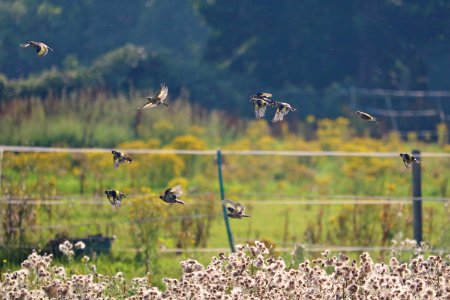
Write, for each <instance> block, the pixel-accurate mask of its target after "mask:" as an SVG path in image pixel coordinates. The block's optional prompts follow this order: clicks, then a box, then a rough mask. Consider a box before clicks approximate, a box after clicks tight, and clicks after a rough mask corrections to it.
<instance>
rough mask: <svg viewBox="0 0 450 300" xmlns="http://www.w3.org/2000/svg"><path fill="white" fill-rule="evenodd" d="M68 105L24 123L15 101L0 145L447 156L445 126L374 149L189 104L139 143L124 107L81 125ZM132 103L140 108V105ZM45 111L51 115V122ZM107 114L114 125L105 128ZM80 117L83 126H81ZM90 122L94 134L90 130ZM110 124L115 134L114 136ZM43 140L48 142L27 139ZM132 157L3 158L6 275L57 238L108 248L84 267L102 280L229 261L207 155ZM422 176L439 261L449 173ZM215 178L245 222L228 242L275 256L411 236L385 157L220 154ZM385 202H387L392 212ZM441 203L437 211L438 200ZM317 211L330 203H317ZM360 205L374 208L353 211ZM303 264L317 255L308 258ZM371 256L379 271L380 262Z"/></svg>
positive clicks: (339, 124)
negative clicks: (428, 136)
mask: <svg viewBox="0 0 450 300" xmlns="http://www.w3.org/2000/svg"><path fill="white" fill-rule="evenodd" d="M66 101H69V102H66V104H67V106H64V105H61V103H59V102H52V101H49V102H48V101H43V102H33V103H34V104H36V105H33V106H31V107H32V108H30V110H28V108H27V106H22V105H19V103H22V102H11V104H10V105H11V106H10V107H9V109H10V111H11V114H12V115H20V114H22V113H25V112H27V113H28V114H29V115H28V117H29V118H28V119H27V120H24V121H23V122H21V123H20V124H19V125H18V126H16V127H14V128H15V132H14V134H13V135H9V136H2V137H1V138H2V139H3V141H2V142H3V143H10V142H14V143H18V144H27V143H26V139H28V138H30V137H33V136H34V137H35V140H34V142H33V144H35V145H43V146H61V145H68V146H85V147H89V146H93V145H94V146H98V147H100V146H101V147H111V148H117V149H196V150H206V149H218V148H222V149H229V150H250V149H251V150H302V151H350V152H393V153H399V152H410V151H411V150H412V149H419V150H421V151H422V152H448V151H449V150H450V146H449V145H448V143H447V141H446V140H445V132H446V130H447V129H446V128H445V126H444V127H440V129H439V130H441V131H442V132H443V134H442V135H441V136H440V137H439V139H438V140H436V141H433V142H431V141H429V142H426V141H419V140H418V139H417V136H415V135H414V134H410V135H408V138H407V139H406V140H405V139H401V138H400V136H399V135H397V134H395V133H387V134H385V135H383V137H382V138H372V137H371V131H374V130H377V129H376V128H375V127H370V130H369V129H365V128H362V127H361V124H360V123H358V122H357V121H355V120H349V119H346V118H338V119H336V120H330V119H323V120H317V119H315V118H314V117H308V118H306V120H305V121H304V122H301V123H299V124H297V125H295V126H292V125H291V127H289V125H288V123H282V124H279V125H270V124H269V123H268V122H267V121H264V120H262V121H248V122H247V121H245V122H244V121H236V122H234V123H229V117H228V116H225V115H222V114H221V113H218V112H212V113H209V114H204V113H203V112H202V111H201V110H199V109H198V108H194V107H192V106H190V105H189V104H186V103H184V102H176V103H175V105H174V107H173V108H172V111H171V114H172V116H173V117H172V118H170V119H165V118H162V117H161V115H159V114H157V113H156V114H155V113H154V112H150V113H149V114H147V115H145V116H143V118H142V119H141V124H140V125H139V126H138V127H136V128H135V129H136V136H135V137H134V138H133V137H130V136H128V134H126V133H127V132H128V133H130V132H133V130H134V129H133V126H135V125H136V124H135V123H133V118H132V117H125V118H123V119H122V118H119V116H121V115H122V114H123V113H122V111H127V110H131V108H130V106H129V103H128V102H127V101H128V100H126V99H122V98H119V99H114V100H112V101H105V99H103V98H100V99H99V100H92V101H93V103H90V104H89V105H91V106H90V107H91V108H92V110H91V112H90V113H91V114H90V115H89V114H87V115H85V112H86V110H85V109H83V110H81V108H80V107H78V106H77V105H78V104H77V103H76V101H74V100H73V101H72V100H70V99H69V100H66ZM131 102H132V103H134V104H136V105H137V103H138V102H139V101H138V99H132V100H131ZM30 103H31V102H30ZM83 103H85V104H87V103H88V102H83ZM134 104H133V105H134ZM133 105H132V106H133ZM133 107H134V106H133ZM47 110H50V111H51V112H52V113H46V111H47ZM106 111H109V112H110V113H109V114H107V115H105V117H104V118H99V116H102V115H103V113H104V112H106ZM77 113H79V114H80V115H79V118H75V116H76V115H77ZM56 116H57V117H56ZM61 118H63V119H64V120H65V122H66V125H67V127H64V128H70V129H68V130H71V131H70V132H72V133H73V137H74V138H75V139H74V140H73V139H68V140H67V141H68V143H60V142H58V136H60V135H64V134H65V133H64V128H60V127H58V126H56V127H54V124H55V123H54V122H58V120H59V121H61V120H62V119H61ZM90 118H94V119H95V120H96V122H91V123H89V122H87V121H86V120H90ZM11 120H12V119H8V118H2V119H0V125H2V126H6V127H8V128H9V127H11V126H12V125H11V124H12V123H11V122H12V121H11ZM29 120H33V122H30V121H29ZM110 124H112V125H111V126H112V127H108V126H109V125H110ZM227 124H232V125H227ZM38 127H41V128H46V129H45V130H46V131H44V132H40V133H39V134H37V135H35V134H34V133H35V132H36V128H38ZM112 128H121V130H119V131H117V135H116V134H115V133H116V131H115V129H114V139H113V140H109V139H107V138H106V137H108V136H109V135H111V134H112V133H111V131H110V130H111V129H112ZM56 131H58V132H56ZM50 133H51V134H50ZM53 134H54V135H53ZM111 141H112V142H111ZM133 158H134V161H133V163H131V164H126V165H121V166H120V167H119V168H118V169H114V166H113V162H112V158H111V154H110V153H109V152H108V151H106V152H103V153H85V154H69V153H13V152H4V153H3V156H2V181H1V194H2V195H3V198H2V199H3V200H4V201H3V202H2V204H1V205H2V210H1V211H2V214H1V220H2V224H3V226H2V231H1V239H0V241H1V243H2V245H3V246H4V247H3V249H4V250H3V251H4V252H3V253H2V256H3V257H4V259H6V263H4V264H6V266H3V267H2V269H4V268H8V267H14V266H16V267H17V265H14V263H13V260H12V256H11V253H16V249H30V248H36V249H42V248H43V247H44V246H45V245H46V243H47V242H48V241H49V240H50V239H52V238H55V237H56V236H66V237H71V238H74V237H83V236H87V235H92V234H99V233H101V234H103V235H106V236H112V235H114V236H115V237H116V239H115V240H114V242H113V246H112V254H111V256H106V257H102V256H99V257H98V258H92V260H93V261H94V262H96V261H98V263H97V264H98V268H99V269H100V270H101V271H102V272H103V273H107V274H112V273H114V272H116V271H118V270H121V271H124V272H126V273H127V276H130V277H131V276H137V275H142V274H144V273H145V271H146V269H147V268H148V270H149V271H150V272H151V273H152V274H153V276H154V280H155V282H159V281H158V280H159V279H160V278H161V277H164V276H171V275H172V274H175V275H176V274H178V272H180V269H179V266H178V264H179V262H180V261H181V260H182V259H183V258H185V257H194V258H197V259H199V260H200V261H202V262H207V261H209V259H210V257H211V255H213V254H217V253H203V252H201V250H198V252H197V253H196V252H189V253H186V254H182V255H178V254H172V253H165V252H164V251H165V249H171V248H177V247H181V248H184V249H203V248H214V249H215V248H223V249H228V240H227V236H226V230H225V227H224V221H223V217H222V210H221V206H220V201H219V198H220V196H219V183H218V179H217V165H216V160H215V157H214V156H212V155H208V156H193V155H175V154H156V155H152V154H135V155H133ZM421 166H422V190H423V196H424V203H423V236H424V239H425V241H426V242H428V243H429V244H431V246H432V247H433V248H434V249H444V250H445V251H447V252H448V249H449V247H450V236H449V233H448V232H450V230H449V229H450V228H449V224H448V222H447V221H448V219H449V215H450V213H449V208H448V185H449V177H448V169H449V168H450V160H449V159H448V158H428V157H425V158H423V159H422V164H421ZM223 176H224V185H225V192H226V196H227V197H229V198H231V199H233V200H236V201H239V202H242V203H243V204H244V205H246V207H247V211H248V213H249V214H250V215H251V216H252V217H251V218H250V219H242V220H231V221H230V223H231V228H232V232H233V235H234V239H235V242H236V243H245V242H251V241H254V240H265V241H266V242H268V243H270V244H273V245H274V247H275V248H274V249H275V251H277V249H279V250H287V249H293V247H294V246H295V245H296V244H302V245H322V246H324V247H332V246H384V247H389V246H390V245H391V240H393V239H396V240H402V239H405V238H412V235H413V234H412V212H411V201H410V199H411V172H410V170H408V169H406V168H405V166H404V165H403V162H402V161H401V158H400V157H397V156H396V155H395V157H386V158H382V157H375V158H372V157H371V158H367V157H283V156H252V155H250V156H235V155H225V156H224V159H223ZM176 184H181V185H182V186H183V188H184V190H185V195H184V196H183V200H185V201H186V203H187V204H186V205H185V206H176V205H174V206H172V207H170V206H167V205H165V204H164V203H162V202H161V201H160V200H159V199H158V195H160V194H161V193H162V192H163V191H164V190H165V189H166V188H167V187H169V186H174V185H176ZM110 188H114V189H117V190H120V191H122V192H124V193H127V194H128V195H129V196H128V198H126V199H125V200H124V202H123V205H122V207H120V209H113V208H112V207H111V206H110V205H109V203H108V201H107V200H106V197H104V193H103V192H104V190H106V189H110ZM389 199H390V200H391V201H393V202H394V203H386V201H389ZM436 199H438V200H439V199H440V200H441V201H440V202H437V201H433V200H436ZM399 200H400V202H398V201H399ZM11 201H12V202H13V203H12V204H8V203H9V202H11ZM302 201H303V202H302ZM304 201H306V202H304ZM323 201H325V202H326V201H338V202H337V203H334V202H328V204H326V205H325V204H319V203H322V202H323ZM345 201H351V202H350V203H351V204H348V203H349V202H345ZM358 201H360V202H358ZM364 201H370V202H371V203H370V204H365V205H360V203H361V202H364ZM376 201H380V202H379V204H378V202H376ZM354 202H356V204H355V203H354ZM332 203H334V204H332ZM30 204H32V205H30ZM6 246H7V247H6ZM17 247H18V248H17ZM283 255H289V252H285V253H283ZM304 255H315V254H314V253H313V252H308V251H306V252H305V253H304ZM376 255H378V256H380V257H381V258H383V259H385V258H386V255H387V253H386V252H377V253H376ZM74 267H76V268H78V267H80V268H83V265H82V264H80V265H79V266H74ZM175 275H173V276H175Z"/></svg>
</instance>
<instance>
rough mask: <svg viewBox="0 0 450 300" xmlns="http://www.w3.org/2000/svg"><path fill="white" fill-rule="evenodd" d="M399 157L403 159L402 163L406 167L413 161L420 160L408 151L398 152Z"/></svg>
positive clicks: (417, 161)
mask: <svg viewBox="0 0 450 300" xmlns="http://www.w3.org/2000/svg"><path fill="white" fill-rule="evenodd" d="M400 157H401V158H402V159H403V163H404V164H405V167H407V168H408V169H409V167H410V166H411V165H412V164H413V163H416V164H420V161H419V160H418V159H417V158H416V157H414V156H412V155H410V154H408V153H400Z"/></svg>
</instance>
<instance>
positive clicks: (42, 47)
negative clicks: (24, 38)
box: [20, 41, 53, 56]
mask: <svg viewBox="0 0 450 300" xmlns="http://www.w3.org/2000/svg"><path fill="white" fill-rule="evenodd" d="M30 46H31V47H35V48H36V52H37V56H46V55H47V53H48V50H51V51H53V49H52V48H50V47H49V46H47V45H46V44H44V43H42V42H34V41H29V42H28V43H25V44H20V47H22V48H28V47H30Z"/></svg>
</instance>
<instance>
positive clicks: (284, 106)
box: [272, 101, 297, 123]
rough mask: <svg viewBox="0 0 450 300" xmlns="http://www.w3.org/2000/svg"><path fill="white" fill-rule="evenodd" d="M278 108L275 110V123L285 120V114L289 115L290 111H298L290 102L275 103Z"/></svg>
mask: <svg viewBox="0 0 450 300" xmlns="http://www.w3.org/2000/svg"><path fill="white" fill-rule="evenodd" d="M275 106H276V108H277V110H276V111H275V116H274V117H273V119H272V122H273V123H276V122H279V121H283V118H284V116H285V115H287V114H288V113H289V112H290V111H296V110H297V109H296V108H293V107H292V106H291V105H290V104H289V103H286V102H278V101H276V104H275Z"/></svg>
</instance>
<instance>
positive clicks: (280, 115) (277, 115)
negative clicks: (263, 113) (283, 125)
mask: <svg viewBox="0 0 450 300" xmlns="http://www.w3.org/2000/svg"><path fill="white" fill-rule="evenodd" d="M283 117H284V114H283V113H282V112H281V110H280V108H277V110H276V111H275V115H274V116H273V119H272V122H273V123H276V122H278V121H283Z"/></svg>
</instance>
